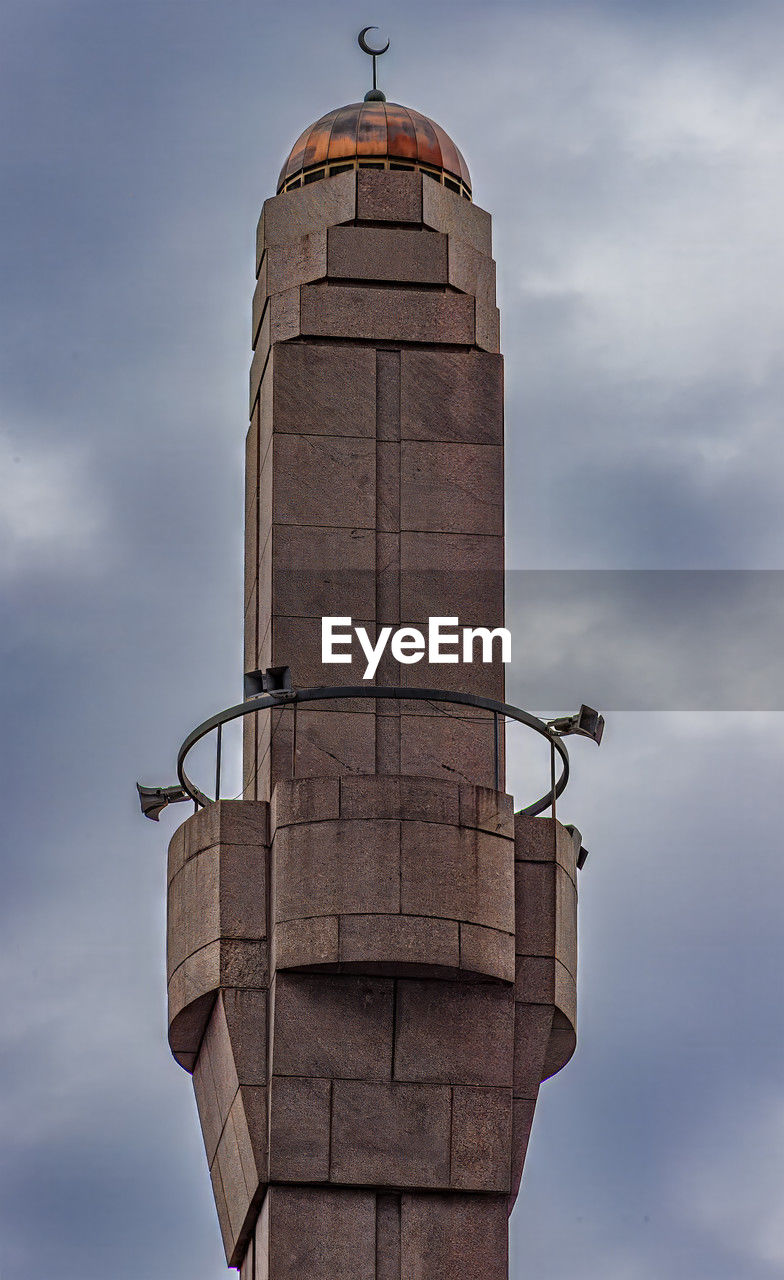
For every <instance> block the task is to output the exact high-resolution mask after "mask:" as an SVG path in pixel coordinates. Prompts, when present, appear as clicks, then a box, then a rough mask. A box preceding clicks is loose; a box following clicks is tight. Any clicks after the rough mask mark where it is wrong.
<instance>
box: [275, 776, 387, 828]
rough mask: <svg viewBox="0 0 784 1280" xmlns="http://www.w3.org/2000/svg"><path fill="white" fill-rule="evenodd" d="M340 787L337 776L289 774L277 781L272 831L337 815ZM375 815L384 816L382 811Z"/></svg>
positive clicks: (338, 811) (339, 803)
mask: <svg viewBox="0 0 784 1280" xmlns="http://www.w3.org/2000/svg"><path fill="white" fill-rule="evenodd" d="M340 790H341V784H340V780H339V779H338V778H291V779H290V780H289V781H281V782H279V783H278V784H277V786H276V787H275V790H274V792H273V795H272V805H271V807H270V820H271V828H272V831H273V832H275V831H277V829H278V827H290V826H292V825H295V824H297V823H300V822H323V821H324V820H325V819H329V818H339V817H341V795H340ZM343 816H353V815H343ZM379 816H380V817H386V814H381V815H379Z"/></svg>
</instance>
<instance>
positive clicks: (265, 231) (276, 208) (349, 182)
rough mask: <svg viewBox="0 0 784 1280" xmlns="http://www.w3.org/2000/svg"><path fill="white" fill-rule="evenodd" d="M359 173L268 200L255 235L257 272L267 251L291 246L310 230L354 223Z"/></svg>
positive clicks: (312, 184) (350, 173)
mask: <svg viewBox="0 0 784 1280" xmlns="http://www.w3.org/2000/svg"><path fill="white" fill-rule="evenodd" d="M356 190H357V174H356V171H355V170H353V169H352V170H351V171H350V172H346V173H341V174H336V176H335V177H334V178H329V179H326V180H324V181H323V182H314V183H311V184H309V185H308V186H306V187H299V188H297V190H295V191H285V192H283V193H282V194H281V195H279V196H273V197H272V198H271V199H270V200H265V202H264V207H263V208H262V211H261V217H260V218H259V225H258V229H257V234H256V272H257V274H258V269H259V266H260V264H261V258H262V254H263V252H264V249H265V248H270V247H271V246H272V245H277V244H289V243H291V241H292V240H298V239H299V238H300V236H303V235H307V234H308V233H309V232H311V231H321V230H323V228H324V227H334V226H338V225H339V224H340V223H342V222H353V221H354V219H355V217H356V207H357V206H356Z"/></svg>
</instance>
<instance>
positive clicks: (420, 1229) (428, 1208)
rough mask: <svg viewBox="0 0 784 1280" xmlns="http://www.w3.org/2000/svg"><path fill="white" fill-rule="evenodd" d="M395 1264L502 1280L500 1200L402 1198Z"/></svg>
mask: <svg viewBox="0 0 784 1280" xmlns="http://www.w3.org/2000/svg"><path fill="white" fill-rule="evenodd" d="M433 185H435V184H433ZM465 203H466V204H467V203H468V201H466V202H465ZM400 1259H401V1276H405V1278H406V1280H436V1277H437V1280H466V1277H468V1276H472V1277H476V1278H477V1280H479V1278H480V1277H481V1280H507V1270H508V1245H507V1222H506V1200H505V1198H504V1197H501V1196H476V1195H458V1194H455V1195H446V1196H436V1195H404V1196H403V1197H402V1198H401V1219H400Z"/></svg>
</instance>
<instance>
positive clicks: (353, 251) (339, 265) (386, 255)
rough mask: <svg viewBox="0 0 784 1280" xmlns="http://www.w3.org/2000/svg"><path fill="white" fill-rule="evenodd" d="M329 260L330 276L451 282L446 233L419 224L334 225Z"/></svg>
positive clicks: (356, 278)
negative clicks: (423, 228)
mask: <svg viewBox="0 0 784 1280" xmlns="http://www.w3.org/2000/svg"><path fill="white" fill-rule="evenodd" d="M327 263H328V273H329V277H330V279H343V280H376V281H391V282H393V283H395V284H402V283H404V282H405V283H407V284H441V285H445V284H447V283H448V282H449V281H448V274H449V271H448V263H447V237H446V236H444V235H439V234H438V233H437V232H433V231H422V230H420V229H419V228H417V229H416V230H414V229H410V228H402V227H395V228H390V227H332V228H331V229H330V232H329V248H328V256H327ZM463 292H464V293H467V292H469V291H468V290H463Z"/></svg>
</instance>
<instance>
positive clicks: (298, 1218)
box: [256, 183, 376, 1280]
mask: <svg viewBox="0 0 784 1280" xmlns="http://www.w3.org/2000/svg"><path fill="white" fill-rule="evenodd" d="M315 185H319V184H316V183H314V186H315ZM375 1266H376V1197H375V1195H374V1194H373V1192H372V1191H354V1190H343V1189H342V1188H331V1187H330V1188H326V1187H324V1188H316V1187H270V1189H269V1191H268V1192H267V1196H266V1200H265V1204H264V1208H263V1209H262V1213H261V1215H260V1217H259V1224H258V1227H257V1229H256V1268H257V1272H258V1275H257V1280H306V1278H307V1280H336V1278H337V1277H340V1280H373V1278H374V1276H375Z"/></svg>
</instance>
